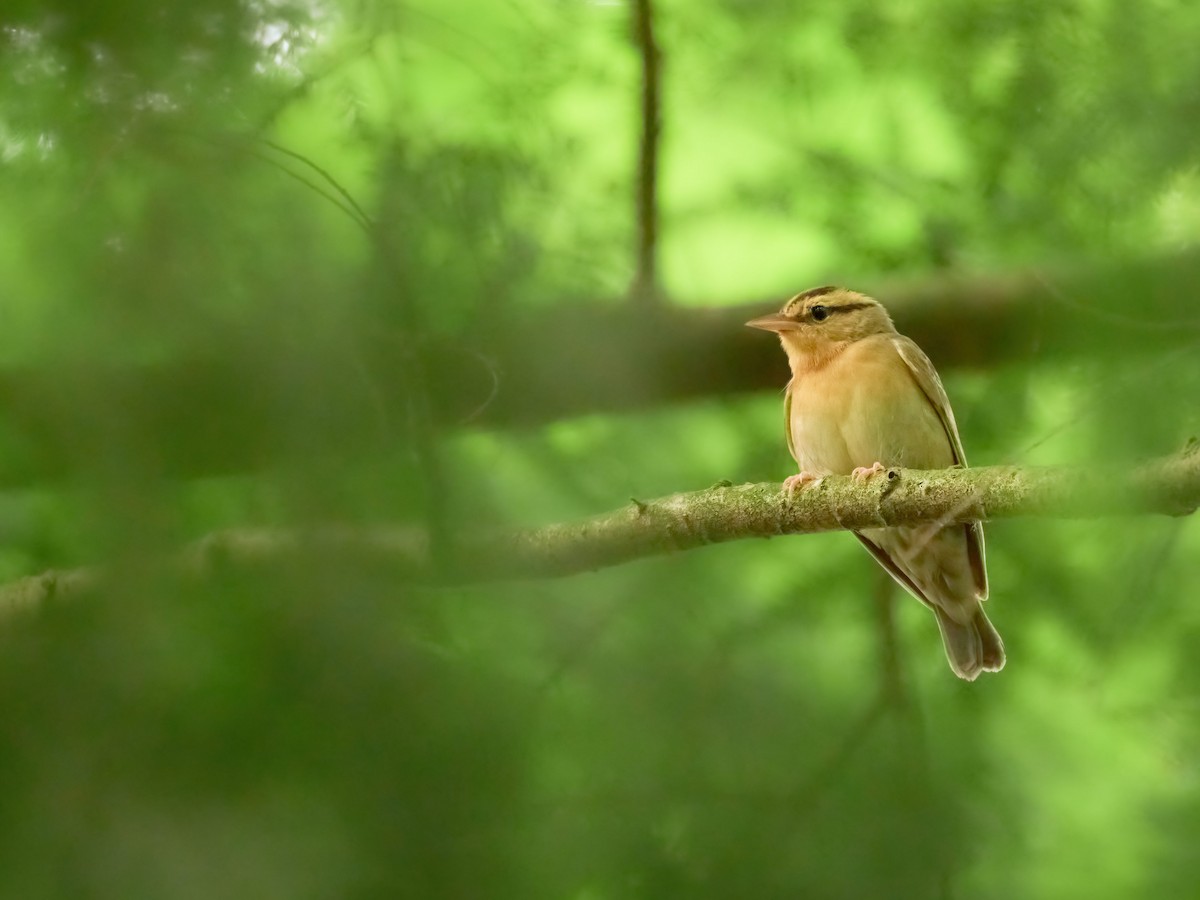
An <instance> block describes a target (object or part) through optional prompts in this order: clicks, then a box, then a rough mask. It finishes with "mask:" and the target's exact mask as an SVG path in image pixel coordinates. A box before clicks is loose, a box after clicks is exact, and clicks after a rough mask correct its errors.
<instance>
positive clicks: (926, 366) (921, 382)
mask: <svg viewBox="0 0 1200 900" xmlns="http://www.w3.org/2000/svg"><path fill="white" fill-rule="evenodd" d="M892 346H894V347H895V348H896V352H897V353H899V354H900V358H901V359H902V360H904V364H905V365H906V366H908V371H909V373H911V375H912V377H913V381H915V382H916V383H917V387H919V388H920V389H921V393H923V394H924V395H925V399H926V400H928V401H929V405H930V406H932V407H933V409H934V411H935V412H936V413H937V414H938V418H939V419H941V420H942V427H943V428H945V429H946V437H947V439H948V440H949V441H950V448H951V450H952V451H953V453H954V462H955V463H956V464H957V465H960V466H965V465H966V464H967V458H966V456H965V455H964V454H963V447H962V439H961V438H959V436H958V423H956V422H955V421H954V410H952V409H951V408H950V398H949V397H947V396H946V389H945V388H944V387H942V379H941V378H939V377H938V373H937V369H935V368H934V367H933V363H931V362H930V361H929V357H928V356H926V355H925V351H924V350H922V349H921V348H920V347H918V346H917V345H916V344H915V343H914V342H913V341H911V340H909V339H908V338H906V337H905V336H904V335H902V334H898V335H896V336H895V337H894V338H892Z"/></svg>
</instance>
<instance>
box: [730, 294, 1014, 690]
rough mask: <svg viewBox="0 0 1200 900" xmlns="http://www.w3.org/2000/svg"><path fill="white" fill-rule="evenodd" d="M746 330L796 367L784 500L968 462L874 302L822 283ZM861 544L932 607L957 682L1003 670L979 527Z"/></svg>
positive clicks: (938, 384) (915, 362)
mask: <svg viewBox="0 0 1200 900" xmlns="http://www.w3.org/2000/svg"><path fill="white" fill-rule="evenodd" d="M746 324H747V325H749V326H750V327H752V328H761V329H764V330H766V331H773V332H776V333H777V334H778V335H779V341H780V343H781V344H783V349H784V352H786V353H787V358H788V364H789V365H790V367H791V370H792V378H791V380H790V381H789V382H788V384H787V390H786V396H785V400H784V420H785V427H786V435H787V444H788V450H790V451H791V454H792V456H793V458H794V459H795V460H796V463H797V465H798V466H799V467H800V472H799V474H796V475H792V476H791V477H789V478H788V479H787V480H786V481H785V482H784V489H785V490H787V491H788V493H789V494H791V493H793V492H794V491H796V490H803V489H804V488H805V487H807V486H808V485H810V484H812V483H814V482H816V481H819V480H820V479H821V478H822V477H823V476H825V475H852V476H853V477H854V478H855V479H856V480H860V481H862V480H866V479H868V478H871V477H874V476H876V475H877V474H878V473H880V472H883V471H885V470H886V468H887V467H891V466H896V467H906V468H917V469H942V468H947V467H949V466H966V464H967V460H966V456H965V455H964V454H963V448H962V441H961V440H960V438H959V436H958V426H957V424H956V423H955V421H954V413H953V411H951V409H950V401H949V399H948V398H947V397H946V390H945V388H944V387H942V380H941V379H940V378H939V377H938V374H937V371H936V370H935V369H934V367H933V363H931V362H930V361H929V358H928V357H927V356H926V355H925V354H924V353H923V352H922V351H921V348H920V347H918V346H917V345H916V344H915V343H914V342H913V341H911V340H910V339H909V338H907V337H904V336H903V335H902V334H899V333H898V332H897V331H896V327H895V325H893V324H892V319H891V317H890V316H889V315H888V314H887V311H886V310H885V309H884V308H883V306H882V305H881V304H880V303H879V302H878V301H876V300H874V299H872V298H871V297H868V296H866V295H865V294H860V293H857V292H855V291H851V290H847V289H846V288H841V287H833V286H829V285H827V286H824V287H817V288H813V289H811V290H808V291H805V292H804V293H802V294H797V295H796V296H795V297H792V298H791V299H790V300H788V301H787V303H785V304H784V306H783V309H781V310H780V311H779V312H778V313H775V314H773V315H769V316H762V317H761V318H757V319H753V320H751V321H749V322H747V323H746ZM854 536H855V537H857V538H858V539H859V541H861V542H862V544H863V546H864V547H866V548H867V550H868V551H869V552H870V553H871V555H872V556H874V557H875V559H876V561H878V562H879V564H880V565H882V566H883V567H884V569H886V570H887V571H888V573H889V574H890V575H891V576H892V577H893V578H895V579H896V581H898V582H899V583H900V584H901V585H902V586H903V587H904V588H905V589H906V590H907V591H908V592H909V593H911V594H912V595H913V596H915V597H916V598H917V599H918V600H920V601H921V602H922V603H924V604H925V605H926V606H928V607H929V608H930V609H931V610H933V613H934V615H935V616H936V617H937V623H938V628H939V630H940V631H941V635H942V643H943V645H944V646H945V649H946V658H947V659H948V660H949V662H950V668H951V669H953V670H954V674H956V675H958V676H959V677H960V678H965V679H966V680H968V681H973V680H975V678H977V677H978V676H979V673H980V672H998V671H999V670H1000V669H1002V668H1003V667H1004V642H1003V641H1001V639H1000V635H999V633H997V631H996V629H995V628H994V627H992V623H991V622H990V621H988V617H987V616H986V615H985V614H984V612H983V607H982V604H983V601H985V600H986V599H987V595H988V580H987V565H986V560H985V557H984V545H983V525H982V523H980V522H970V523H967V524H965V525H962V524H954V525H945V526H942V525H939V524H937V523H935V524H932V525H929V524H922V525H912V526H902V527H896V528H864V529H863V530H862V531H856V532H854Z"/></svg>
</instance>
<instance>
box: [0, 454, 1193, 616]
mask: <svg viewBox="0 0 1200 900" xmlns="http://www.w3.org/2000/svg"><path fill="white" fill-rule="evenodd" d="M1197 507H1200V444H1197V443H1196V442H1192V443H1191V444H1189V445H1188V447H1187V448H1186V449H1184V450H1183V451H1182V452H1180V453H1178V454H1174V455H1172V456H1167V457H1163V458H1160V459H1155V460H1152V461H1149V462H1145V463H1142V464H1140V465H1136V466H1105V467H1055V468H1026V467H1014V466H989V467H985V468H978V469H944V470H937V471H919V470H915V469H889V470H888V471H887V472H886V473H880V474H878V475H875V476H873V477H871V478H870V479H868V480H866V481H865V482H861V483H860V482H856V481H855V480H854V479H852V478H850V477H848V476H830V477H827V478H825V479H823V480H821V481H820V482H817V483H816V484H813V485H810V486H808V487H806V488H804V489H803V490H801V491H799V492H797V493H796V494H795V495H794V496H792V497H788V496H787V495H786V494H784V493H783V491H782V490H781V488H780V485H779V484H778V483H774V482H771V483H766V484H743V485H736V486H735V485H731V484H721V485H716V486H714V487H711V488H708V489H707V490H702V491H693V492H690V493H685V494H672V495H671V496H669V497H662V498H659V499H657V500H649V501H642V500H633V501H631V502H630V503H628V504H627V505H625V506H623V507H621V508H620V509H617V510H613V511H611V512H607V513H603V514H601V515H598V516H594V517H592V518H589V519H583V520H580V521H576V522H568V523H561V524H553V525H545V526H542V527H539V528H524V529H508V530H500V531H495V532H481V533H475V534H462V535H459V536H458V537H457V546H456V547H455V548H454V551H455V552H454V553H453V559H452V561H451V562H450V563H449V564H447V565H444V566H442V567H441V568H436V567H435V565H434V563H433V562H432V561H431V559H430V555H429V548H428V543H427V541H426V539H425V536H424V534H423V533H422V532H420V531H419V530H417V529H413V528H410V527H350V526H346V527H328V528H320V529H310V530H307V531H300V530H285V529H266V528H262V529H256V528H248V529H237V530H231V531H225V532H219V533H216V534H213V535H210V536H209V537H207V538H205V539H203V540H202V541H199V542H198V543H196V544H195V545H193V546H192V547H190V548H189V549H187V550H186V551H185V552H184V553H183V554H181V556H180V558H179V560H177V561H176V563H177V564H178V565H179V566H181V567H183V568H184V569H185V570H187V571H189V572H192V573H194V574H196V575H203V574H205V573H206V572H208V571H210V570H212V569H214V568H222V569H227V568H229V567H233V568H237V567H251V566H253V567H261V566H264V565H272V564H275V563H281V562H285V561H290V560H296V559H298V558H299V559H305V560H312V559H314V558H319V556H320V555H321V554H333V555H336V557H337V558H338V559H340V560H342V561H345V560H347V559H349V560H351V561H352V562H355V563H361V564H362V565H364V566H370V567H372V568H380V567H382V568H383V569H385V570H387V571H390V572H393V573H394V574H395V575H396V576H397V577H398V578H402V579H404V580H408V581H420V582H422V583H428V584H463V583H470V582H486V581H501V580H512V579H534V578H553V577H559V576H564V575H573V574H577V573H580V572H586V571H591V570H594V569H602V568H606V567H609V566H616V565H621V564H622V563H626V562H630V561H632V560H635V559H640V558H642V557H649V556H658V555H661V554H665V553H673V552H679V551H684V550H692V549H695V548H697V547H702V546H705V545H707V544H718V543H722V542H725V541H734V540H741V539H743V538H756V537H757V538H768V537H776V536H779V535H786V534H811V533H815V532H820V531H836V530H854V529H860V528H873V527H880V526H892V525H913V524H917V523H921V522H943V523H951V522H968V521H972V520H976V519H978V520H983V521H988V520H994V519H1009V518H1017V517H1038V518H1056V519H1088V518H1099V517H1107V516H1128V515H1144V514H1161V515H1169V516H1184V515H1189V514H1191V513H1194V512H1195V511H1196V509H1197ZM103 577H104V575H103V572H102V571H101V570H98V569H77V570H72V571H69V572H61V573H55V572H50V573H46V574H43V575H38V576H33V577H29V578H25V579H21V580H19V581H16V582H13V583H11V584H9V585H6V586H4V587H0V612H2V611H5V610H10V609H14V608H21V607H27V606H32V605H36V604H38V603H40V602H42V601H44V600H46V599H48V598H49V597H50V596H52V595H53V596H63V595H69V594H73V593H78V592H80V591H82V590H86V589H88V588H90V587H92V586H94V585H95V584H96V583H97V582H98V581H99V580H101V579H102V578H103Z"/></svg>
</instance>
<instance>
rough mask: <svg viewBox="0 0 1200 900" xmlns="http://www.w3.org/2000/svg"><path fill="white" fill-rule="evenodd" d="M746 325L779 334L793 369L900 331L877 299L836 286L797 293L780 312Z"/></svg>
mask: <svg viewBox="0 0 1200 900" xmlns="http://www.w3.org/2000/svg"><path fill="white" fill-rule="evenodd" d="M746 324H747V325H749V326H750V327H751V328H761V329H763V330H764V331H774V332H776V333H777V334H778V335H779V341H780V343H782V344H783V349H784V350H785V351H787V355H788V359H789V360H791V361H792V363H793V367H794V365H795V364H796V363H799V362H801V361H803V360H809V361H813V362H815V361H816V359H818V358H821V357H826V356H828V355H830V354H833V353H835V352H837V350H838V349H840V348H842V347H844V346H846V345H847V344H850V343H852V342H854V341H857V340H861V339H862V338H865V337H870V336H871V335H873V334H894V333H895V331H896V326H895V325H893V324H892V320H891V317H890V316H888V314H887V310H885V309H884V308H883V306H882V305H880V304H879V303H878V302H877V301H876V300H873V299H871V298H870V297H868V296H867V295H866V294H860V293H858V292H857V291H851V290H847V289H846V288H841V287H832V286H826V287H818V288H812V289H811V290H807V291H804V293H802V294H797V295H796V296H795V297H793V298H792V299H791V300H789V301H788V302H787V303H785V304H784V305H783V309H781V310H779V312H777V313H772V314H771V315H769V316H760V317H759V318H757V319H751V320H750V321H749V322H747V323H746Z"/></svg>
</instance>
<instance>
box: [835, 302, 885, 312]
mask: <svg viewBox="0 0 1200 900" xmlns="http://www.w3.org/2000/svg"><path fill="white" fill-rule="evenodd" d="M875 305H876V304H874V303H842V304H840V305H838V306H827V307H825V308H826V309H827V310H829V312H830V313H844V312H853V311H854V310H856V309H866V308H867V307H868V306H875Z"/></svg>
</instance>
